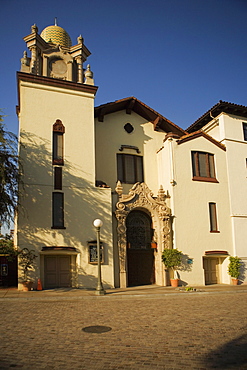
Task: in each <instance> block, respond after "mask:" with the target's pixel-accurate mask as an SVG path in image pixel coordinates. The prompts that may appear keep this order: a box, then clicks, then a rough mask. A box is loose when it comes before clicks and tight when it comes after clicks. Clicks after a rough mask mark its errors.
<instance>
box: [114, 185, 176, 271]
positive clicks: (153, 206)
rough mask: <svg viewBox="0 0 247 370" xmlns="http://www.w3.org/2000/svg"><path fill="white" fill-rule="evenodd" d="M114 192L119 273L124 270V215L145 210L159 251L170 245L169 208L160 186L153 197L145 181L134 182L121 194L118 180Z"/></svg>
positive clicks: (121, 190) (121, 189)
mask: <svg viewBox="0 0 247 370" xmlns="http://www.w3.org/2000/svg"><path fill="white" fill-rule="evenodd" d="M115 190H116V192H117V194H118V197H119V201H118V202H117V204H116V211H115V215H116V218H117V222H118V226H117V235H118V250H119V267H120V273H125V272H126V217H127V216H128V214H129V212H131V211H132V210H133V209H144V210H147V211H148V212H149V213H150V215H151V218H152V223H153V229H154V239H155V240H154V241H155V242H156V243H157V245H158V249H159V250H160V251H161V250H163V249H164V248H169V247H170V245H169V243H170V216H171V212H170V209H169V208H168V207H167V205H166V198H167V196H166V195H165V192H164V190H163V188H162V186H161V187H160V189H159V192H158V196H157V197H154V196H153V193H152V192H151V190H150V189H149V188H148V186H147V185H146V184H145V183H136V184H135V185H134V186H133V187H132V188H131V189H130V191H129V193H128V194H123V188H122V185H121V182H120V181H118V183H117V186H116V189H115Z"/></svg>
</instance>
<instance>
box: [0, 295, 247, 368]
mask: <svg viewBox="0 0 247 370" xmlns="http://www.w3.org/2000/svg"><path fill="white" fill-rule="evenodd" d="M98 298H99V299H89V298H88V297H85V299H83V298H82V299H81V298H80V299H79V298H78V299H76V298H75V297H73V299H62V297H59V296H58V297H57V298H56V300H54V301H49V300H47V299H46V298H45V297H44V298H43V299H33V300H32V299H18V300H16V299H2V300H1V301H0V309H1V311H0V312H1V325H0V338H1V341H0V369H11V368H14V367H16V368H18V367H19V368H22V369H32V370H33V369H35V370H36V369H43V368H44V369H83V370H84V369H85V370H91V369H92V370H94V369H104V370H105V369H133V370H137V369H141V368H144V369H154V368H155V369H213V368H218V369H247V351H246V348H247V315H246V307H247V294H246V293H245V292H243V293H241V294H235V293H234V292H225V293H224V292H219V293H215V294H206V295H203V294H197V293H195V294H188V295H186V293H184V292H182V293H181V294H178V295H170V296H168V295H165V296H163V297H160V296H156V297H155V298H148V297H144V296H141V297H136V296H132V297H126V298H124V297H121V298H118V296H115V297H114V298H111V299H107V297H98ZM90 326H104V327H110V328H111V330H110V331H108V332H98V333H90V332H85V331H83V328H86V327H90Z"/></svg>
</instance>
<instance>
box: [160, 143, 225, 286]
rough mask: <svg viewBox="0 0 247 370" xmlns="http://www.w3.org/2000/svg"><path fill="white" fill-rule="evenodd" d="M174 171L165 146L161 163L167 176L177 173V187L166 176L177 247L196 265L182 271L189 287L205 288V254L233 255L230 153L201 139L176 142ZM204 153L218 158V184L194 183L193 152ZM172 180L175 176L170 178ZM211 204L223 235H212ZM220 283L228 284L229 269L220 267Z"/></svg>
mask: <svg viewBox="0 0 247 370" xmlns="http://www.w3.org/2000/svg"><path fill="white" fill-rule="evenodd" d="M172 143H173V158H174V160H173V166H174V168H173V171H172V170H171V169H169V170H168V168H167V167H168V163H170V164H171V161H170V157H171V144H170V141H169V140H166V141H165V143H164V148H163V150H161V151H160V153H159V154H158V156H160V157H161V158H160V162H161V163H162V162H163V163H164V172H168V173H172V172H173V173H174V180H175V185H174V186H172V185H171V184H169V181H167V180H165V179H166V174H165V173H164V177H163V180H164V188H166V187H168V191H169V193H170V194H171V199H170V202H171V208H172V213H173V238H174V239H173V243H174V244H173V245H174V247H176V248H177V249H179V250H181V251H182V252H183V254H185V255H187V257H188V258H191V259H193V264H191V265H190V266H189V265H188V266H187V267H188V270H189V268H190V267H191V271H181V272H180V277H181V280H182V281H184V283H186V284H191V285H192V284H194V285H195V284H196V285H200V284H204V282H205V280H204V270H203V256H204V255H205V251H213V250H224V251H225V250H226V251H228V253H229V254H231V253H232V243H231V240H232V234H231V221H230V209H229V200H228V185H227V171H226V158H225V157H226V152H225V151H224V150H222V149H220V148H219V147H218V146H216V145H214V144H213V143H212V142H210V141H209V140H207V139H205V138H203V137H199V138H196V139H193V140H190V141H187V142H184V143H182V144H180V145H178V144H177V142H176V140H174V139H173V141H172ZM192 150H194V151H203V152H208V153H212V154H214V159H215V169H216V178H217V180H218V183H212V182H202V181H193V180H192V177H193V175H192V161H191V151H192ZM170 178H171V176H170ZM209 202H214V203H216V206H217V219H218V229H219V231H220V232H219V233H211V232H210V221H209ZM220 269H221V271H220V275H221V276H220V279H221V282H222V283H226V282H227V283H228V282H229V278H228V276H227V274H226V273H225V270H226V267H225V266H223V265H221V266H220Z"/></svg>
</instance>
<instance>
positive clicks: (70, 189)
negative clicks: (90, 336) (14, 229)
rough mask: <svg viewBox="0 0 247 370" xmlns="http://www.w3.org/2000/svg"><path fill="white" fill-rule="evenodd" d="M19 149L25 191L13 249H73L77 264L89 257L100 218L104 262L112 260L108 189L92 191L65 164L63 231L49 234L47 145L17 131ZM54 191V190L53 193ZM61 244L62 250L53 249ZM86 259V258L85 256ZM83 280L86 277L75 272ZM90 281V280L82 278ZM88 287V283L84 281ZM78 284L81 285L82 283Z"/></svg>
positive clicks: (50, 172)
mask: <svg viewBox="0 0 247 370" xmlns="http://www.w3.org/2000/svg"><path fill="white" fill-rule="evenodd" d="M21 140H22V142H23V145H22V147H21V149H20V157H21V160H22V162H23V168H24V171H25V172H24V174H23V182H24V185H23V186H24V189H23V193H22V194H21V204H22V205H23V207H22V208H21V209H20V216H21V217H20V218H19V231H18V245H19V247H20V248H23V247H28V248H32V249H35V250H36V251H41V249H42V247H44V246H57V245H59V246H66V247H75V248H77V249H79V250H80V252H81V260H85V261H86V259H87V258H88V246H87V241H90V240H95V238H96V232H95V228H94V226H93V220H94V219H95V218H101V219H102V221H103V222H104V225H103V227H102V229H101V240H102V241H103V243H104V252H105V261H106V263H107V261H109V260H111V259H112V255H113V251H112V211H111V189H102V188H96V187H95V186H94V184H92V183H90V182H89V181H88V180H86V178H88V177H89V176H88V175H89V174H86V173H84V172H83V170H82V168H83V158H81V166H80V168H79V167H76V166H74V165H73V164H71V163H70V162H68V161H67V160H66V161H65V164H64V166H63V167H62V172H63V174H62V192H63V193H64V210H65V213H64V226H65V227H66V229H62V230H60V229H54V230H52V228H51V226H52V192H54V191H56V190H54V183H53V182H54V180H53V167H54V166H52V158H51V142H50V141H48V140H44V139H43V138H41V137H38V136H35V135H34V134H32V133H29V132H22V134H21ZM58 191H59V190H58ZM59 241H60V243H61V241H62V245H61V244H58V243H59ZM85 254H86V256H85ZM79 274H81V275H82V278H83V280H85V277H86V276H88V275H87V274H86V272H85V271H84V270H80V272H79ZM87 278H88V279H89V280H92V277H90V276H88V277H87ZM89 283H90V281H89ZM83 285H86V283H85V284H83Z"/></svg>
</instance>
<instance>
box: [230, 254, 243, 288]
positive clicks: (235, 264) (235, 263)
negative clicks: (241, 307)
mask: <svg viewBox="0 0 247 370" xmlns="http://www.w3.org/2000/svg"><path fill="white" fill-rule="evenodd" d="M240 268H241V262H240V258H239V257H229V265H228V274H229V275H230V276H231V278H232V283H233V285H238V278H239V275H240Z"/></svg>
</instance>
